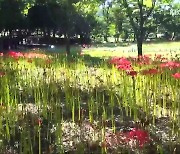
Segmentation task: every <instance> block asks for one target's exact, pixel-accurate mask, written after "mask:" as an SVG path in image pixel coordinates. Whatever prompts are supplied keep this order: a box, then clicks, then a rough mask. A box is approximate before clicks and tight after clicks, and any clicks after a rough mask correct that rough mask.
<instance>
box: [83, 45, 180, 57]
mask: <svg viewBox="0 0 180 154" xmlns="http://www.w3.org/2000/svg"><path fill="white" fill-rule="evenodd" d="M82 51H84V53H85V54H89V55H91V56H93V57H94V56H95V57H109V56H110V57H113V56H126V57H128V56H137V48H136V44H129V45H128V44H126V45H124V44H120V45H119V46H116V45H115V44H110V45H109V43H108V44H104V45H97V46H96V47H93V46H92V47H90V48H85V49H83V50H82ZM143 54H152V55H154V54H163V55H166V54H169V55H171V54H172V55H173V56H174V55H175V54H180V42H157V43H148V42H147V43H144V44H143Z"/></svg>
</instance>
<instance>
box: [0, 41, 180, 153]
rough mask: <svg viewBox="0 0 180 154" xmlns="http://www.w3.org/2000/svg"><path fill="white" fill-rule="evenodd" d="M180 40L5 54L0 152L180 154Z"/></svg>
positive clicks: (0, 67) (1, 59)
mask: <svg viewBox="0 0 180 154" xmlns="http://www.w3.org/2000/svg"><path fill="white" fill-rule="evenodd" d="M178 45H179V43H178V42H173V43H170V44H167V43H165V44H146V45H144V48H147V50H150V49H151V48H152V51H154V50H155V49H156V48H160V47H162V48H161V49H162V52H155V51H154V53H156V55H151V56H146V55H145V56H142V57H139V58H137V57H126V58H125V57H113V55H115V56H124V55H125V51H124V54H123V52H122V51H120V52H121V53H119V48H124V47H116V48H113V49H117V51H104V48H93V47H91V48H89V49H87V48H84V49H83V52H82V54H80V55H73V56H68V57H67V56H66V55H65V54H62V52H60V53H58V50H56V52H53V53H51V52H44V51H40V50H33V52H32V51H31V52H23V53H22V52H17V51H16V52H15V51H10V52H8V53H7V54H6V55H3V54H0V55H1V56H0V141H1V142H0V153H5V154H6V153H15V154H16V153H17V154H19V153H22V154H33V153H34V154H38V153H39V154H42V153H48V154H51V153H52V154H56V153H57V154H60V153H80V154H83V153H95V154H96V153H97V154H99V153H109V154H111V153H137V154H138V153H180V140H179V139H180V136H179V134H180V129H179V128H180V118H179V113H180V105H179V102H180V95H179V94H180V82H179V81H180V60H179V58H180V56H179V55H176V56H174V55H175V54H173V55H171V54H169V55H168V58H167V55H166V53H167V52H166V51H164V50H163V49H165V48H166V49H169V50H176V52H177V53H178V52H179V49H178ZM163 47H164V48H163ZM108 49H112V48H108ZM61 51H63V50H61ZM159 51H160V50H159ZM126 52H127V51H126ZM105 53H108V54H105ZM116 53H119V54H116ZM132 53H133V54H135V53H134V52H128V54H129V55H130V56H131V55H133V54H132ZM148 53H150V52H148ZM159 53H160V54H161V53H162V55H160V54H159ZM108 55H109V56H111V57H108ZM104 56H106V57H105V58H103V57H104ZM126 56H127V55H126Z"/></svg>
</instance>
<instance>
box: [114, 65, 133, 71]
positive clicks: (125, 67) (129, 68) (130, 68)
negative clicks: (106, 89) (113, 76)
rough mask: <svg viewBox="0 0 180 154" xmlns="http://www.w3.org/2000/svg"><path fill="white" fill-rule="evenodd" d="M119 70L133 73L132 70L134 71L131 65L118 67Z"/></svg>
mask: <svg viewBox="0 0 180 154" xmlns="http://www.w3.org/2000/svg"><path fill="white" fill-rule="evenodd" d="M117 68H118V69H119V70H124V71H131V70H133V68H132V66H131V65H118V66H117Z"/></svg>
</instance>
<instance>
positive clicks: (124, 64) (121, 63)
mask: <svg viewBox="0 0 180 154" xmlns="http://www.w3.org/2000/svg"><path fill="white" fill-rule="evenodd" d="M110 63H111V64H114V65H115V66H116V67H117V68H118V69H119V70H125V71H132V70H133V67H132V64H131V62H130V61H129V60H128V59H127V58H124V57H120V58H119V57H114V58H112V59H111V60H110Z"/></svg>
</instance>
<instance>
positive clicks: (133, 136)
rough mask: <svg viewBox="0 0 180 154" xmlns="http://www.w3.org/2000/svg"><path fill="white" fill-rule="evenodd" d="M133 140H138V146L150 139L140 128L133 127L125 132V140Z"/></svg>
mask: <svg viewBox="0 0 180 154" xmlns="http://www.w3.org/2000/svg"><path fill="white" fill-rule="evenodd" d="M131 140H135V141H137V142H138V145H139V147H143V146H144V144H145V143H148V142H149V141H150V138H149V134H148V133H147V132H146V131H144V130H141V129H136V128H133V129H132V130H131V131H130V132H128V133H127V141H131Z"/></svg>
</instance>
